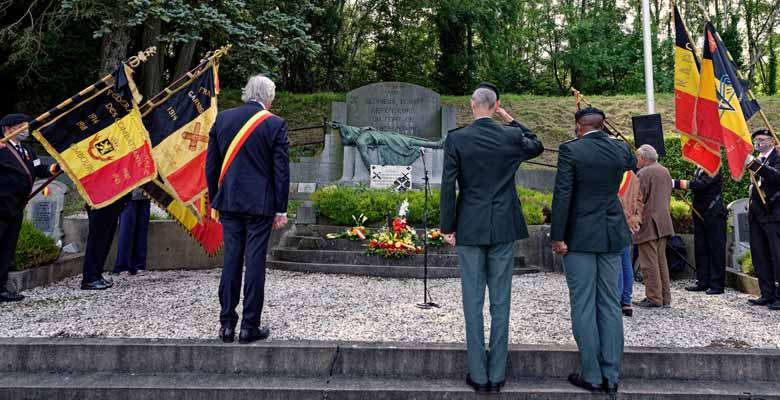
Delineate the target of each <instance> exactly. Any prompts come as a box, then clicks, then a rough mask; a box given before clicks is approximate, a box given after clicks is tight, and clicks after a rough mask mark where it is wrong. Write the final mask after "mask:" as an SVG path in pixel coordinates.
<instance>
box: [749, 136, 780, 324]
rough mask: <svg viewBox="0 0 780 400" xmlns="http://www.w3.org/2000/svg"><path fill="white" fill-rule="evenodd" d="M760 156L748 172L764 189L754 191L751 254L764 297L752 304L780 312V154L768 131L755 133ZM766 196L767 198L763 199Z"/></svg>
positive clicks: (750, 217)
mask: <svg viewBox="0 0 780 400" xmlns="http://www.w3.org/2000/svg"><path fill="white" fill-rule="evenodd" d="M753 143H754V145H755V147H756V150H757V151H758V152H759V156H758V157H756V158H755V159H754V160H752V162H751V163H750V164H748V169H749V170H750V171H751V172H752V173H754V174H755V178H756V179H755V183H756V184H757V185H758V187H759V188H760V189H761V193H759V190H758V188H756V187H753V186H751V187H750V206H749V208H748V221H749V222H750V254H751V256H752V258H753V265H754V266H755V268H756V275H758V285H759V287H760V289H761V297H760V298H758V299H751V300H749V301H750V304H753V305H756V306H768V307H769V308H770V309H772V310H780V154H778V153H777V152H778V150H777V149H776V148H775V145H776V143H775V139H774V137H773V136H772V133H771V132H769V131H768V130H766V129H761V130H758V131H755V132H753ZM762 195H763V196H762Z"/></svg>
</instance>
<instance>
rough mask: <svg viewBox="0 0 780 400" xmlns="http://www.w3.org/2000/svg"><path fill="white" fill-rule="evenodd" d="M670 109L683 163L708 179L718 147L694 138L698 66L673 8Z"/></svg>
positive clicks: (714, 170)
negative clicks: (671, 109) (700, 170)
mask: <svg viewBox="0 0 780 400" xmlns="http://www.w3.org/2000/svg"><path fill="white" fill-rule="evenodd" d="M674 28H675V48H674V105H675V127H676V128H677V130H678V131H679V132H680V142H681V147H682V157H683V159H685V160H687V161H690V162H692V163H694V164H697V165H699V166H701V167H702V168H703V169H704V170H705V171H707V173H709V174H710V175H715V174H716V173H717V172H718V170H719V169H720V146H719V145H718V144H717V143H713V142H708V141H706V140H702V139H700V138H697V137H695V136H694V131H695V123H694V116H695V115H696V113H695V109H696V98H697V96H698V92H699V71H700V69H701V65H700V63H699V58H698V57H697V55H696V52H695V47H694V45H693V41H692V40H691V36H690V34H689V33H688V29H687V28H686V27H685V22H683V19H682V17H681V16H680V11H679V10H678V9H677V6H676V5H675V6H674Z"/></svg>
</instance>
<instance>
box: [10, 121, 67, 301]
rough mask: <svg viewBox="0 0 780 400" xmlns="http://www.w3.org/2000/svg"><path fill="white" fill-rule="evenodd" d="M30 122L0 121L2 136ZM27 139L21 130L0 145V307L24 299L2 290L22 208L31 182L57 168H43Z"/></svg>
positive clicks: (29, 191)
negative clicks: (1, 304) (25, 141)
mask: <svg viewBox="0 0 780 400" xmlns="http://www.w3.org/2000/svg"><path fill="white" fill-rule="evenodd" d="M31 120H32V117H30V116H29V115H25V114H9V115H6V116H5V117H4V118H3V119H2V120H0V128H1V129H2V130H3V136H4V137H5V136H7V135H9V134H11V133H13V132H16V131H17V130H18V129H22V128H24V127H25V126H26V125H27V124H28V123H29V122H30V121H31ZM28 136H29V131H27V130H25V131H23V132H22V133H21V134H19V135H18V136H16V137H14V138H12V139H10V140H9V141H8V142H6V143H5V144H2V145H0V303H2V302H11V301H21V300H23V299H24V296H22V295H20V294H18V293H15V292H12V291H10V290H8V288H7V287H6V283H7V282H8V272H9V271H10V270H11V266H12V265H13V261H14V254H15V253H16V242H17V241H18V239H19V231H20V230H21V229H22V219H23V217H24V206H25V205H26V204H27V197H28V196H29V195H30V193H31V192H32V188H33V182H34V181H35V178H36V177H37V178H48V177H50V176H51V175H52V173H54V172H57V170H58V169H57V168H58V167H57V164H52V165H50V166H49V165H43V164H42V163H41V160H39V159H38V156H37V155H36V154H35V152H34V151H33V149H32V148H31V147H30V146H27V145H26V144H24V143H23V141H24V140H25V139H26V138H27V137H28Z"/></svg>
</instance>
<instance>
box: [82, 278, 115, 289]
mask: <svg viewBox="0 0 780 400" xmlns="http://www.w3.org/2000/svg"><path fill="white" fill-rule="evenodd" d="M110 287H111V286H109V285H108V282H104V281H103V280H102V279H98V280H96V281H94V282H88V283H82V284H81V290H106V289H108V288H110Z"/></svg>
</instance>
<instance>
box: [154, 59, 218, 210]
mask: <svg viewBox="0 0 780 400" xmlns="http://www.w3.org/2000/svg"><path fill="white" fill-rule="evenodd" d="M218 82H219V80H218V77H217V66H216V65H215V64H214V63H209V65H208V66H207V67H206V69H205V72H203V73H202V74H200V75H199V76H197V77H196V78H195V79H193V80H192V81H191V82H190V83H189V84H188V85H187V86H186V87H184V88H183V89H181V90H179V91H178V92H177V93H176V94H174V95H173V96H171V97H170V98H169V99H167V100H166V101H165V102H163V103H162V104H160V105H158V106H156V108H155V109H154V111H152V113H150V114H149V115H147V116H146V117H145V118H144V124H145V125H146V128H147V129H148V130H149V133H150V135H151V139H152V154H153V155H154V159H155V161H156V163H157V170H158V172H159V174H160V177H161V178H162V180H163V182H165V184H166V185H168V187H169V188H170V189H172V193H171V194H172V195H173V196H174V197H175V198H176V199H177V200H179V201H181V202H183V203H184V204H188V205H189V204H192V203H193V202H195V201H197V200H198V199H199V198H200V197H201V196H202V195H203V194H204V193H205V192H206V189H207V187H206V176H205V173H204V170H205V165H206V147H207V145H208V135H209V131H210V130H211V126H212V125H213V124H214V120H215V119H216V118H217V95H218V94H219V84H218Z"/></svg>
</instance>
